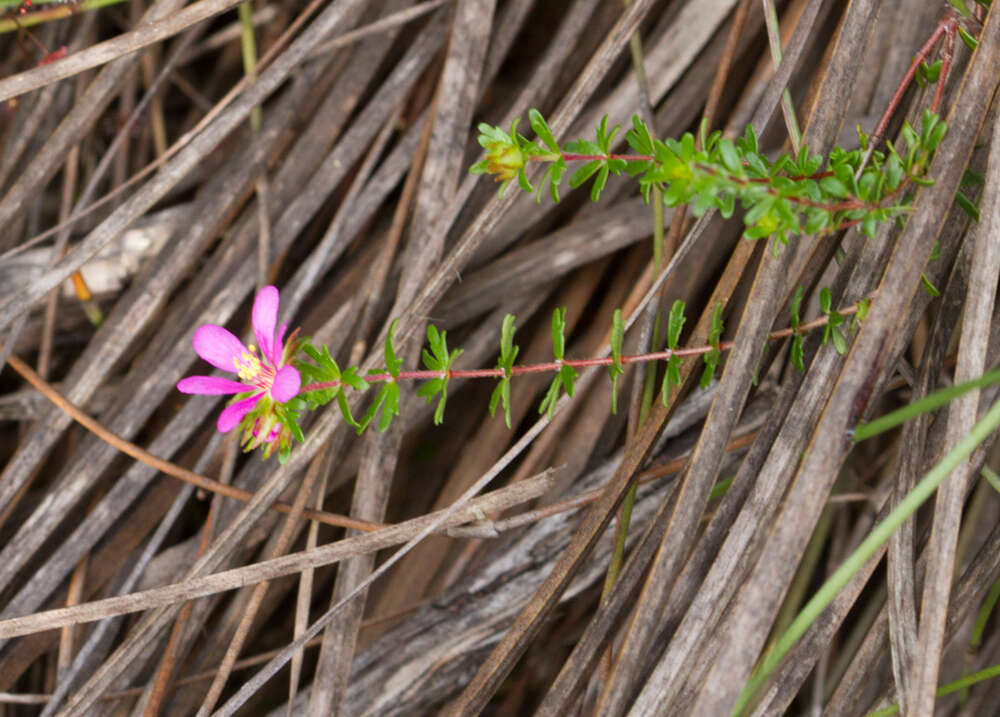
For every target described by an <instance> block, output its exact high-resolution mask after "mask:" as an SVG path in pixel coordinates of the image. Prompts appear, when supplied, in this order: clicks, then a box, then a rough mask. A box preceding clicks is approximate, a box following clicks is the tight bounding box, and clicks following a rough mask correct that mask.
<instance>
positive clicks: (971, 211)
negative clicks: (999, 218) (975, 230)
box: [955, 192, 979, 222]
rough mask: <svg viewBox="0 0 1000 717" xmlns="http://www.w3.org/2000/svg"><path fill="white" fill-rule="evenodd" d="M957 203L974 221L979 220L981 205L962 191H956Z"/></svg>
mask: <svg viewBox="0 0 1000 717" xmlns="http://www.w3.org/2000/svg"><path fill="white" fill-rule="evenodd" d="M955 203H956V204H958V206H960V207H961V208H962V210H963V211H964V212H965V213H966V214H968V215H969V216H970V217H971V218H972V219H973V220H974V221H977V222H978V221H979V207H977V206H976V205H975V203H974V202H973V201H972V200H971V199H969V198H968V197H967V196H965V195H964V194H962V193H961V192H955Z"/></svg>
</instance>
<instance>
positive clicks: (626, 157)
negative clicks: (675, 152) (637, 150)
mask: <svg viewBox="0 0 1000 717" xmlns="http://www.w3.org/2000/svg"><path fill="white" fill-rule="evenodd" d="M562 158H563V159H565V160H566V161H567V162H592V161H595V160H597V161H608V162H610V161H611V160H613V159H620V160H622V161H624V162H652V161H653V160H655V159H656V157H653V156H652V155H648V154H571V153H570V152H563V154H562ZM531 159H532V160H534V161H536V162H545V161H548V159H547V158H546V157H531Z"/></svg>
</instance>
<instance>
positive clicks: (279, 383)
mask: <svg viewBox="0 0 1000 717" xmlns="http://www.w3.org/2000/svg"><path fill="white" fill-rule="evenodd" d="M301 386H302V377H301V376H300V375H299V372H298V370H296V369H295V368H294V367H292V366H283V367H281V368H280V369H278V374H277V375H276V376H275V377H274V383H273V384H271V398H273V399H274V400H275V401H277V402H278V403H284V402H285V401H288V400H289V399H291V398H294V397H295V395H296V394H297V393H298V392H299V388H300V387H301Z"/></svg>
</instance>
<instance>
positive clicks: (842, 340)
mask: <svg viewBox="0 0 1000 717" xmlns="http://www.w3.org/2000/svg"><path fill="white" fill-rule="evenodd" d="M831 336H832V337H833V347H834V348H835V349H836V350H837V353H838V354H840V355H841V356H843V355H844V354H846V353H847V337H846V336H844V332H843V331H841V330H840V329H833V331H832V332H831Z"/></svg>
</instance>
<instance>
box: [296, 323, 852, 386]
mask: <svg viewBox="0 0 1000 717" xmlns="http://www.w3.org/2000/svg"><path fill="white" fill-rule="evenodd" d="M857 311H858V305H857V304H854V305H852V306H848V307H847V308H844V309H841V310H838V312H837V313H839V314H840V315H841V316H850V315H852V314H854V313H857ZM827 323H829V317H827V316H820V317H819V318H817V319H813V320H812V321H808V322H805V323H802V324H799V328H798V333H804V332H806V331H812V330H813V329H817V328H820V327H823V326H826V324H827ZM795 333H796V330H795V329H792V328H787V329H779V330H778V331H773V332H771V335H770V337H769V338H770V340H772V341H773V340H777V339H783V338H787V337H789V336H793V335H794V334H795ZM733 345H734V343H733V342H732V341H720V342H719V346H718V349H719V350H720V351H728V350H729V349H731V348H732V347H733ZM713 348H715V347H714V346H698V347H695V348H690V349H677V350H676V351H670V350H667V351H653V352H650V353H644V354H635V355H632V356H622V357H621V362H622V364H623V365H624V364H632V363H647V362H649V361H665V360H667V359H669V358H671V357H672V356H681V357H687V356H701V355H702V354H707V353H708V352H709V351H711V350H712V349H713ZM614 362H615V360H614V359H613V358H612V357H610V356H606V357H604V358H587V359H564V360H562V361H548V362H545V363H536V364H525V365H522V366H513V367H512V368H511V371H510V375H511V376H520V375H523V374H529V373H546V372H553V371H558V370H559V369H561V368H562V367H563V366H570V367H572V368H587V367H589V366H611V365H612V364H614ZM445 374H447V375H445ZM505 375H507V374H506V373H505V371H504V370H503V369H502V368H477V369H465V370H462V369H456V370H449V371H430V370H420V371H400V372H399V374H397V375H396V377H395V379H394V380H397V381H400V380H424V379H434V378H448V379H453V378H503V377H504V376H505ZM361 378H362V379H364V380H365V381H367V382H368V383H379V382H381V381H389V380H393V376H392V374H390V373H372V374H368V375H367V376H361ZM339 386H340V381H327V382H323V383H313V384H310V385H308V386H306V387H305V388H303V389H302V390H301V391H300V393H309V392H310V391H321V390H323V389H327V388H337V387H339Z"/></svg>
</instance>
